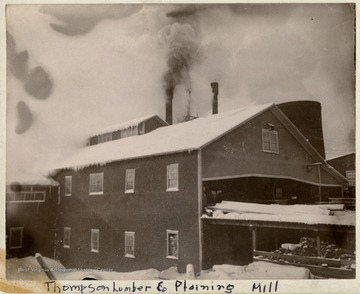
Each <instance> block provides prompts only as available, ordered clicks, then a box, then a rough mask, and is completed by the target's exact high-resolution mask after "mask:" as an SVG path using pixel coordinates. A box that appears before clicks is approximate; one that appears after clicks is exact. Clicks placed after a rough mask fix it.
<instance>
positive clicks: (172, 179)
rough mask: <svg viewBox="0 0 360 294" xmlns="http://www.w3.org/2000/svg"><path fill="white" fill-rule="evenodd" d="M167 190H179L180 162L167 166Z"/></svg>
mask: <svg viewBox="0 0 360 294" xmlns="http://www.w3.org/2000/svg"><path fill="white" fill-rule="evenodd" d="M166 191H179V164H178V163H174V164H170V165H168V166H167V176H166Z"/></svg>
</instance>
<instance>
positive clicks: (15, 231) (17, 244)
mask: <svg viewBox="0 0 360 294" xmlns="http://www.w3.org/2000/svg"><path fill="white" fill-rule="evenodd" d="M23 231H24V228H23V227H14V228H10V241H9V247H10V249H16V248H22V243H23Z"/></svg>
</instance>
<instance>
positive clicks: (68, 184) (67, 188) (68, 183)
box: [65, 176, 72, 196]
mask: <svg viewBox="0 0 360 294" xmlns="http://www.w3.org/2000/svg"><path fill="white" fill-rule="evenodd" d="M71 191H72V176H65V196H71Z"/></svg>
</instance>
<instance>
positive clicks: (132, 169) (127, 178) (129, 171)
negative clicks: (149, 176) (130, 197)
mask: <svg viewBox="0 0 360 294" xmlns="http://www.w3.org/2000/svg"><path fill="white" fill-rule="evenodd" d="M129 174H130V175H131V174H132V175H133V182H132V185H133V186H132V189H131V188H130V189H129V188H128V184H129V183H131V182H129V176H128V175H129ZM133 193H135V168H130V169H126V170H125V194H133Z"/></svg>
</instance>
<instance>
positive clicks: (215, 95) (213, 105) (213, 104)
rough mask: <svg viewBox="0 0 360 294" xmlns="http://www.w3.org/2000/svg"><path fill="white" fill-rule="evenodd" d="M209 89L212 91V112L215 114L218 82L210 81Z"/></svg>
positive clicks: (216, 111) (216, 110)
mask: <svg viewBox="0 0 360 294" xmlns="http://www.w3.org/2000/svg"><path fill="white" fill-rule="evenodd" d="M211 89H212V92H213V93H214V99H213V103H212V113H213V114H217V113H218V95H219V84H218V83H216V82H214V83H211Z"/></svg>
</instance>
